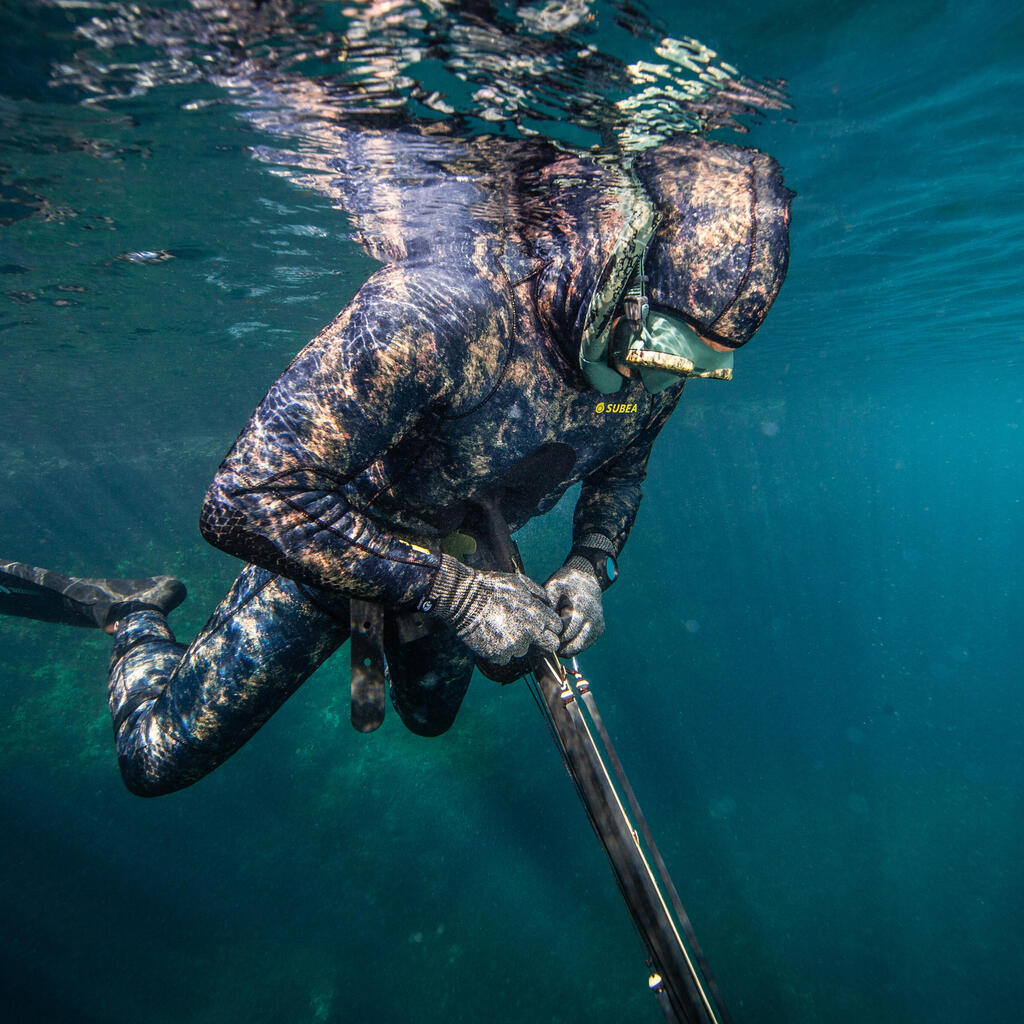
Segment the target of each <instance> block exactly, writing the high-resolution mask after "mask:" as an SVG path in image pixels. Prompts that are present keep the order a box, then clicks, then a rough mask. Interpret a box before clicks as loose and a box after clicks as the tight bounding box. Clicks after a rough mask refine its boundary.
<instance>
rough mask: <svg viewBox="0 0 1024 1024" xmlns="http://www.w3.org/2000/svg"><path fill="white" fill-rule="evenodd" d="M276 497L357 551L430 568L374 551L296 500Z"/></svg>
mask: <svg viewBox="0 0 1024 1024" xmlns="http://www.w3.org/2000/svg"><path fill="white" fill-rule="evenodd" d="M278 499H279V500H280V501H281V502H283V503H284V504H285V505H287V506H288V507H289V508H290V509H291V510H292V511H293V512H298V513H299V515H300V516H302V517H303V518H304V519H305V520H306V522H308V523H312V524H313V525H314V526H316V527H318V528H319V529H321V530H323V531H324V532H325V533H329V534H331V535H332V536H334V537H338V538H339V539H340V540H343V541H344V542H345V543H346V544H348V545H349V547H353V548H356V549H358V550H359V551H364V552H366V554H368V555H371V556H372V557H374V558H379V559H380V560H381V561H383V562H395V563H397V564H399V565H416V566H421V567H423V568H430V566H424V565H423V562H421V561H418V560H417V559H414V558H394V557H392V556H391V555H384V554H381V553H380V552H379V551H374V550H373V548H370V547H367V546H366V545H365V544H360V543H359V541H357V540H353V539H352V538H351V537H349V536H348V535H347V534H345V533H343V532H342V531H341V530H338V529H336V528H335V527H333V526H330V525H329V524H327V523H325V522H323V521H322V520H321V519H320V518H319V517H318V516H313V515H310V514H309V513H308V512H307V511H306V510H305V509H304V508H303V507H302V506H301V505H299V504H297V503H296V502H294V501H289V500H288V499H287V498H285V497H284V496H282V495H278ZM346 504H348V506H349V508H350V509H351V510H352V511H354V512H356V513H357V514H360V515H366V516H368V518H372V516H369V514H368V513H366V512H359V510H358V509H354V508H353V507H352V505H351V504H349V503H348V502H347V501H346Z"/></svg>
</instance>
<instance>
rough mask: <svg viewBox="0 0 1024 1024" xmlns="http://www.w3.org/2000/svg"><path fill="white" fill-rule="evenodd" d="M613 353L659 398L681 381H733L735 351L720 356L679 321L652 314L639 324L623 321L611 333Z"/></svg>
mask: <svg viewBox="0 0 1024 1024" xmlns="http://www.w3.org/2000/svg"><path fill="white" fill-rule="evenodd" d="M612 351H613V352H614V353H615V354H616V355H617V356H618V357H619V358H620V359H621V360H622V361H623V362H624V363H625V364H626V366H628V367H630V368H632V367H636V369H637V370H638V371H639V373H640V380H641V381H643V385H644V389H645V390H646V391H647V392H649V393H650V394H652V395H654V394H657V393H658V392H659V391H662V390H664V389H665V388H667V387H668V386H669V385H670V384H674V383H675V382H676V381H677V380H679V378H680V377H703V378H705V379H710V380H732V357H733V353H732V350H729V351H728V352H717V351H716V350H715V349H713V348H712V347H711V346H710V345H708V344H706V343H705V342H703V341H702V340H701V339H700V337H699V335H698V334H697V332H696V331H695V330H694V329H693V328H692V327H691V326H690V325H689V324H688V323H687V322H686V321H685V320H682V319H681V318H680V317H677V316H672V314H671V313H656V312H654V311H653V310H652V311H651V312H649V313H648V314H647V317H646V319H645V320H643V321H641V322H640V327H639V330H637V329H636V326H635V325H634V323H633V322H630V321H629V320H627V319H625V318H623V319H621V320H620V321H619V322H618V324H616V326H615V328H614V330H613V332H612Z"/></svg>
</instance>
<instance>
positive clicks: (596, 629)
mask: <svg viewBox="0 0 1024 1024" xmlns="http://www.w3.org/2000/svg"><path fill="white" fill-rule="evenodd" d="M544 589H545V590H546V591H547V594H548V597H550V598H551V603H552V604H553V605H554V606H555V608H557V609H558V614H559V615H560V616H561V617H562V643H561V646H560V647H559V648H558V653H559V655H560V656H561V657H563V658H573V657H575V656H576V655H577V654H579V653H580V651H585V650H586V649H587V648H588V647H589V646H590V645H591V644H592V643H593V642H594V641H595V640H597V638H598V637H599V636H600V635H601V634H602V633H603V632H604V610H603V608H602V605H601V584H600V583H598V582H597V576H595V575H594V568H593V566H592V565H591V564H590V562H588V561H587V560H586V559H585V558H570V559H569V561H568V562H566V564H565V565H563V566H562V568H561V569H559V570H558V572H556V573H555V574H554V575H553V576H552V577H551V579H549V580H548V581H547V583H545V584H544Z"/></svg>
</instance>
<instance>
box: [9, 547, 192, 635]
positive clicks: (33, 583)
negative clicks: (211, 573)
mask: <svg viewBox="0 0 1024 1024" xmlns="http://www.w3.org/2000/svg"><path fill="white" fill-rule="evenodd" d="M184 600H185V587H184V586H183V585H182V583H181V581H180V580H176V579H174V578H173V577H171V576H155V577H147V578H145V579H135V580H106V579H80V578H72V577H69V576H62V575H61V574H60V573H58V572H53V571H52V570H51V569H40V568H38V567H37V566H34V565H26V564H25V563H24V562H0V614H2V615H18V616H22V617H24V618H29V619H36V620H38V621H41V622H59V623H62V624H63V625H66V626H85V627H87V628H96V627H99V628H100V629H102V628H103V627H105V626H108V625H110V624H111V623H112V622H114V621H115V620H117V619H120V618H123V617H124V616H125V615H129V614H131V613H132V612H133V611H139V610H141V609H143V608H157V609H159V610H161V611H162V612H164V614H166V613H168V612H170V611H171V610H172V609H174V608H177V607H178V605H179V604H181V602H182V601H184Z"/></svg>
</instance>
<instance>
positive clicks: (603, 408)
mask: <svg viewBox="0 0 1024 1024" xmlns="http://www.w3.org/2000/svg"><path fill="white" fill-rule="evenodd" d="M636 411H637V408H636V403H635V402H630V403H628V404H627V403H626V402H619V403H615V402H609V403H608V404H607V405H606V404H605V403H604V402H598V403H597V405H596V406H595V408H594V412H636Z"/></svg>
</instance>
